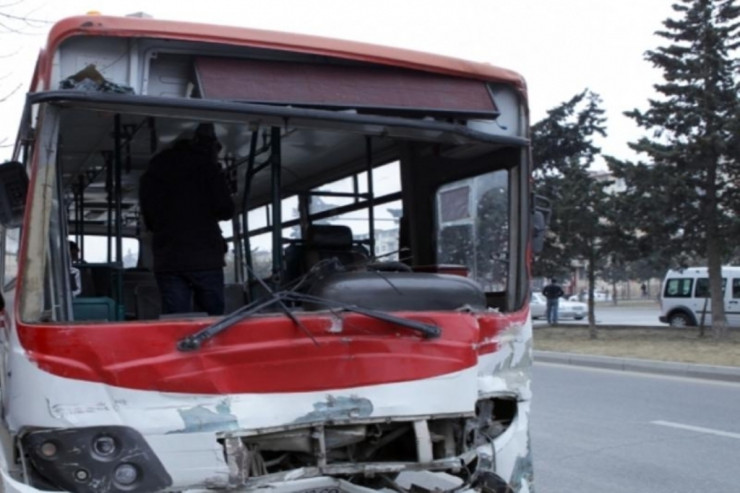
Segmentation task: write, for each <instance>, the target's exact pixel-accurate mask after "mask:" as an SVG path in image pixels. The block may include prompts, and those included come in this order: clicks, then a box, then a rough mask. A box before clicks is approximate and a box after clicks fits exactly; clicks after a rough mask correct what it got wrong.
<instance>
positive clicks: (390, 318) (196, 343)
mask: <svg viewBox="0 0 740 493" xmlns="http://www.w3.org/2000/svg"><path fill="white" fill-rule="evenodd" d="M284 301H300V302H304V301H306V302H310V303H315V304H317V305H323V306H325V307H327V308H329V309H339V310H346V311H349V312H355V313H359V314H361V315H365V316H368V317H372V318H375V319H377V320H382V321H384V322H388V323H392V324H396V325H400V326H402V327H406V328H409V329H412V330H415V331H417V332H420V333H421V334H422V335H423V336H424V337H425V338H427V339H433V338H436V337H439V336H440V335H441V334H442V331H441V329H440V328H439V327H437V326H435V325H431V324H425V323H422V322H416V321H414V320H408V319H405V318H401V317H396V316H394V315H391V314H389V313H385V312H381V311H378V310H373V309H370V308H364V307H361V306H357V305H352V304H349V303H343V302H339V301H332V300H328V299H325V298H319V297H318V296H311V295H308V294H303V293H296V292H294V291H279V292H276V293H271V295H270V296H269V297H268V298H261V299H259V300H256V301H253V302H252V303H249V304H248V305H245V306H243V307H242V308H240V309H238V310H236V311H235V312H233V313H231V314H230V315H227V316H226V317H224V318H222V319H221V320H219V321H218V322H216V323H215V324H213V325H209V326H208V327H206V328H204V329H202V330H199V331H198V332H196V333H195V334H191V335H189V336H187V337H183V338H182V339H180V340H179V341H177V349H178V350H179V351H183V352H185V351H195V350H197V349H200V347H201V346H202V345H203V342H204V341H206V340H208V339H210V338H211V337H214V336H215V335H217V334H219V333H220V332H222V331H224V330H226V329H228V328H229V327H231V326H232V325H234V324H236V323H238V322H240V321H241V320H244V319H246V318H248V317H250V316H251V315H254V314H255V313H257V312H258V311H260V310H261V309H263V308H266V307H268V306H270V305H273V304H275V303H279V304H281V305H282V306H281V307H283V308H284V307H285V305H284V304H283V302H284ZM288 317H289V318H290V319H291V320H293V321H294V322H296V323H298V325H300V323H299V322H298V321H297V319H296V318H295V316H293V314H292V313H290V314H289V315H288Z"/></svg>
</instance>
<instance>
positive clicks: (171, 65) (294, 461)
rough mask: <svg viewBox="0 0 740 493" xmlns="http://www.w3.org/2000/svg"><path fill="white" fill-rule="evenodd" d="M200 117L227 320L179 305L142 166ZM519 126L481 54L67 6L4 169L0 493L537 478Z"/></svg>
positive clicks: (379, 485) (527, 218) (497, 483)
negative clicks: (84, 11)
mask: <svg viewBox="0 0 740 493" xmlns="http://www.w3.org/2000/svg"><path fill="white" fill-rule="evenodd" d="M201 123H208V124H212V125H213V128H215V131H216V134H217V137H218V139H219V141H220V143H221V144H222V149H221V151H220V154H219V162H220V165H221V166H222V168H223V170H224V172H225V173H226V174H227V176H228V177H229V184H230V187H231V190H230V191H231V193H233V197H232V199H233V200H234V203H235V204H237V207H236V209H237V210H236V213H235V214H234V217H233V218H232V219H231V220H229V221H224V222H222V223H221V224H220V227H221V230H222V233H223V235H224V237H225V238H226V239H227V243H228V251H227V253H226V255H225V276H226V281H227V282H226V285H225V287H224V290H225V299H226V306H227V313H226V314H225V315H223V316H209V315H207V314H203V313H200V312H198V311H197V310H196V311H195V312H193V313H186V314H179V315H176V316H172V315H167V316H163V315H162V314H161V304H160V298H159V293H158V289H157V284H156V283H155V281H154V275H153V273H152V270H151V267H152V265H151V258H152V256H151V240H150V235H149V233H148V231H147V229H146V227H145V225H144V224H143V223H142V221H141V214H140V207H139V200H138V184H139V178H140V176H141V174H142V172H143V171H144V170H145V169H146V166H147V163H148V162H149V160H150V158H151V157H152V155H153V154H155V153H156V152H158V151H160V150H161V149H164V148H166V147H167V146H169V145H170V144H172V142H173V141H175V140H176V139H177V138H178V137H179V136H181V135H183V134H187V133H188V132H192V131H193V129H195V128H196V127H197V126H198V125H199V124H201ZM528 136H529V130H528V104H527V94H526V87H525V83H524V80H523V79H522V77H521V76H519V75H518V74H516V73H514V72H512V71H509V70H505V69H501V68H497V67H493V66H490V65H486V64H480V63H473V62H469V61H463V60H457V59H452V58H447V57H442V56H437V55H432V54H426V53H418V52H412V51H406V50H400V49H394V48H389V47H381V46H373V45H369V44H361V43H355V42H348V41H339V40H333V39H325V38H320V37H312V36H303V35H296V34H286V33H278V32H269V31H262V30H256V29H244V28H237V27H225V26H216V25H202V24H195V23H184V22H167V21H161V20H155V19H151V18H143V17H108V16H98V15H89V16H80V17H72V18H68V19H64V20H62V21H60V22H58V23H56V24H55V25H54V26H53V27H52V28H51V30H50V34H49V37H48V42H47V44H46V46H45V48H44V49H43V51H42V52H41V54H40V57H39V59H38V63H37V66H36V70H35V73H34V75H33V80H32V83H31V86H30V91H29V93H28V95H27V103H26V106H25V111H24V113H23V115H22V119H21V122H20V128H19V133H18V140H17V144H16V147H15V151H14V156H13V160H12V161H11V162H7V163H4V164H2V165H0V182H1V183H0V187H2V194H0V220H1V221H0V222H1V223H2V226H0V253H2V255H1V256H0V259H1V260H0V274H1V275H2V284H1V287H2V300H3V311H2V319H1V320H2V358H1V364H2V370H1V371H0V375H1V381H0V392H1V393H2V417H1V418H0V419H1V421H2V430H3V432H2V433H0V437H1V438H0V442H1V444H2V445H1V446H0V475H1V476H2V490H3V491H5V492H32V491H33V492H36V491H47V490H54V491H59V490H61V491H70V492H106V493H111V492H126V493H131V492H154V491H179V492H183V491H206V490H208V491H214V490H229V491H254V490H258V489H259V490H262V491H274V492H280V493H282V492H285V493H289V492H290V493H292V492H306V493H313V492H316V493H318V492H327V493H330V492H340V491H341V492H348V493H349V492H357V493H360V492H368V491H384V492H385V491H387V492H391V491H395V492H406V491H412V490H413V491H422V490H423V491H432V490H434V491H453V490H454V491H485V492H488V493H494V492H504V491H516V492H532V491H533V489H534V487H533V479H532V461H531V448H530V443H529V414H530V400H531V388H530V370H531V364H532V325H531V320H530V313H529V305H528V303H529V302H528V299H529V296H528V293H529V289H528V287H529V257H530V256H531V251H532V244H533V241H534V242H536V241H535V240H536V239H537V238H534V239H533V234H532V231H533V229H534V230H539V229H538V228H533V227H532V223H533V217H536V215H535V212H536V211H534V210H533V198H532V195H531V181H530V174H531V162H530V149H529V140H528ZM535 236H536V235H535ZM69 240H75V241H76V243H77V244H78V245H79V246H80V248H81V252H82V257H83V258H84V259H85V262H76V261H74V260H73V259H72V258H71V256H70V253H69V250H68V248H67V245H68V241H69ZM71 270H76V275H77V277H70V275H69V274H70V271H71ZM75 279H79V283H80V286H75V284H76V283H77V281H76V280H75Z"/></svg>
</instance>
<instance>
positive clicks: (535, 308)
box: [529, 293, 588, 320]
mask: <svg viewBox="0 0 740 493" xmlns="http://www.w3.org/2000/svg"><path fill="white" fill-rule="evenodd" d="M529 308H530V311H531V313H532V318H533V319H537V318H546V317H547V314H546V310H547V298H545V295H543V294H542V293H532V299H531V302H530V305H529ZM587 313H588V307H587V306H586V303H581V302H579V301H568V300H565V299H561V300H560V303H558V319H561V318H573V319H576V320H581V319H583V318H584V317H585V316H586V314H587Z"/></svg>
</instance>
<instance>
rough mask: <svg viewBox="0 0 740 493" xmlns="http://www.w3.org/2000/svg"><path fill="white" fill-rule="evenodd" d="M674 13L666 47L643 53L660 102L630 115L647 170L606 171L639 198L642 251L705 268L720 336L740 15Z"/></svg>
mask: <svg viewBox="0 0 740 493" xmlns="http://www.w3.org/2000/svg"><path fill="white" fill-rule="evenodd" d="M673 10H674V11H675V12H676V13H677V14H678V16H679V18H678V19H670V18H669V19H667V20H665V21H664V23H663V25H664V26H665V29H664V30H661V31H658V32H657V34H658V35H659V36H661V37H663V38H665V39H666V40H668V41H669V42H670V43H671V44H669V45H668V46H662V47H659V48H657V49H656V50H652V51H648V52H647V53H646V59H647V60H648V61H650V62H651V63H652V64H653V65H654V66H655V67H657V68H659V69H661V70H662V71H663V76H664V82H662V83H660V84H658V85H656V86H655V89H656V90H657V92H658V93H659V94H660V95H661V97H660V98H659V99H652V100H650V101H649V109H648V110H647V111H644V112H643V111H639V110H633V111H631V112H628V113H626V114H627V116H629V117H631V118H633V119H634V120H635V121H636V123H637V124H638V125H639V126H640V127H643V128H645V129H646V130H648V131H649V133H648V135H647V136H646V137H644V138H642V139H641V140H639V141H638V142H636V143H632V144H630V146H631V147H632V148H633V149H634V150H635V151H637V152H638V153H641V154H645V155H647V157H648V163H646V164H645V163H643V164H640V165H638V166H637V167H630V166H628V165H626V164H625V163H617V162H615V161H612V162H611V163H610V165H611V166H612V171H613V173H614V174H615V176H617V177H621V178H623V179H624V180H625V182H626V183H627V186H628V192H627V193H628V194H629V195H630V196H631V197H633V199H634V200H635V202H634V205H633V207H632V213H633V214H634V215H635V216H634V217H639V218H644V219H645V221H644V222H643V224H642V225H641V226H640V228H639V229H640V230H641V231H642V232H643V233H644V239H643V246H644V245H645V244H652V245H653V246H657V247H658V248H663V249H664V250H665V252H666V253H668V254H670V255H671V256H673V258H674V259H675V258H676V256H677V255H678V253H677V251H676V249H675V248H674V249H672V248H671V247H670V246H673V247H680V249H681V250H682V252H683V253H684V254H685V255H687V256H688V257H690V258H696V257H698V258H703V259H705V260H706V263H707V266H708V268H709V278H710V290H711V300H712V325H713V328H714V333H715V337H717V338H723V337H725V336H726V334H727V323H726V318H725V314H724V302H723V300H722V279H721V278H722V276H721V266H722V263H723V261H724V260H725V259H727V258H729V255H730V253H731V252H730V250H729V248H728V247H731V246H732V244H733V243H734V242H732V241H727V239H728V238H733V237H735V238H736V237H737V236H736V235H737V233H738V222H737V212H738V210H739V208H738V191H737V184H738V182H740V143H739V142H738V141H739V140H740V137H739V133H740V132H738V131H739V130H740V102H739V99H738V88H739V87H740V86H739V84H740V77H739V67H740V64H738V59H737V51H738V47H739V46H740V22H739V19H740V7H738V6H736V5H735V0H680V1H679V2H678V3H676V4H674V5H673ZM661 245H662V246H661ZM664 246H668V248H665V247H664Z"/></svg>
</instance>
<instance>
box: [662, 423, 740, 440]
mask: <svg viewBox="0 0 740 493" xmlns="http://www.w3.org/2000/svg"><path fill="white" fill-rule="evenodd" d="M651 423H652V424H654V425H659V426H668V427H670V428H678V429H681V430H688V431H695V432H697V433H706V434H708V435H717V436H720V437H725V438H736V439H738V440H740V433H732V432H729V431H722V430H713V429H712V428H702V427H701V426H690V425H683V424H681V423H671V422H670V421H651Z"/></svg>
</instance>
